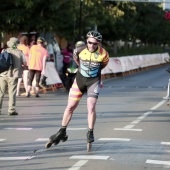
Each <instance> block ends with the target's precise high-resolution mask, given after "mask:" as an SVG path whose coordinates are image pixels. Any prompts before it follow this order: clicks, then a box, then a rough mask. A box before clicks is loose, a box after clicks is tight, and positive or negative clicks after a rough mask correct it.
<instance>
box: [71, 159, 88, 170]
mask: <svg viewBox="0 0 170 170" xmlns="http://www.w3.org/2000/svg"><path fill="white" fill-rule="evenodd" d="M87 162H88V160H80V161H78V162H77V163H75V164H74V165H73V166H72V167H71V168H69V169H68V170H78V169H80V168H81V167H82V166H83V165H84V164H86V163H87Z"/></svg>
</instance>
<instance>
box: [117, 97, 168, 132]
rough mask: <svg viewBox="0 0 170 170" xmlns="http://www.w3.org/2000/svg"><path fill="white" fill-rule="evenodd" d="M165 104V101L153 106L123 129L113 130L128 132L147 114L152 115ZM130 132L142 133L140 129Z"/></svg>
mask: <svg viewBox="0 0 170 170" xmlns="http://www.w3.org/2000/svg"><path fill="white" fill-rule="evenodd" d="M165 102H166V100H162V101H161V102H159V103H158V104H157V105H155V106H153V107H152V108H151V109H150V111H147V112H145V113H144V114H143V115H142V116H139V117H138V118H137V119H136V120H134V121H132V122H131V123H130V124H129V125H127V126H125V127H124V128H115V129H114V130H130V129H132V128H133V127H134V126H135V125H136V124H138V123H139V122H140V121H141V120H143V119H144V118H146V117H147V116H148V115H149V114H151V113H153V111H154V110H156V109H157V108H159V107H160V106H162V105H163V104H164V103H165ZM132 131H142V129H140V130H139V129H138V130H137V129H136V130H132Z"/></svg>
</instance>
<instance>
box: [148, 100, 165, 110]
mask: <svg viewBox="0 0 170 170" xmlns="http://www.w3.org/2000/svg"><path fill="white" fill-rule="evenodd" d="M165 102H166V100H162V101H161V102H159V103H158V104H157V105H155V106H154V107H152V108H151V109H150V110H156V109H157V108H159V107H160V106H162V105H163V104H164V103H165Z"/></svg>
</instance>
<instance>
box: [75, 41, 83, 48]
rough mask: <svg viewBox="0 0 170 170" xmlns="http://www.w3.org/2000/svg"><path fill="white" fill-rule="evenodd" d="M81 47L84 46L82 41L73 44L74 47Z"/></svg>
mask: <svg viewBox="0 0 170 170" xmlns="http://www.w3.org/2000/svg"><path fill="white" fill-rule="evenodd" d="M81 45H85V43H84V41H77V42H76V44H75V47H76V48H77V47H79V46H81Z"/></svg>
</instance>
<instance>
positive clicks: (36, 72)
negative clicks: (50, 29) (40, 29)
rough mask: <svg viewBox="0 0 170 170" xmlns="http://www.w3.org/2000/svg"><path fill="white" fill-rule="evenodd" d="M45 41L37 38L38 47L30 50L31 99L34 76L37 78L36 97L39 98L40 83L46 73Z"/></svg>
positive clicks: (28, 94) (29, 88)
mask: <svg viewBox="0 0 170 170" xmlns="http://www.w3.org/2000/svg"><path fill="white" fill-rule="evenodd" d="M44 43H45V39H44V38H43V37H38V38H37V45H33V46H32V47H31V48H30V54H29V78H28V91H27V95H26V96H27V97H30V91H31V87H32V82H33V79H34V76H36V86H35V89H36V97H39V94H38V93H39V82H40V78H41V74H42V75H44V73H45V64H46V58H47V56H48V52H47V50H46V49H45V48H44Z"/></svg>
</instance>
